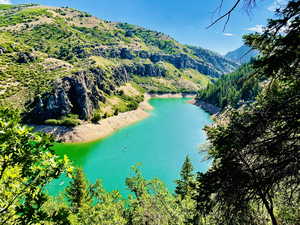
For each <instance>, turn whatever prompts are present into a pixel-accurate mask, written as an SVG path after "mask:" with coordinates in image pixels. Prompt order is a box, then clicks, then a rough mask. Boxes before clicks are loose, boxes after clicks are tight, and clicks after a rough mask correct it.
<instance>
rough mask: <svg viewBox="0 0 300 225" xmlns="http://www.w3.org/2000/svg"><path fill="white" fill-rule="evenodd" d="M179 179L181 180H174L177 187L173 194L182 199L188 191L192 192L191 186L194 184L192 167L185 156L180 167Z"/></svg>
mask: <svg viewBox="0 0 300 225" xmlns="http://www.w3.org/2000/svg"><path fill="white" fill-rule="evenodd" d="M180 178H181V179H179V180H176V184H177V186H176V189H175V193H176V194H178V195H180V196H181V197H182V198H184V197H185V196H186V195H188V194H189V192H190V191H192V186H193V185H194V182H195V175H194V174H193V165H192V162H191V160H190V158H189V156H186V158H185V161H184V163H183V165H182V168H181V171H180Z"/></svg>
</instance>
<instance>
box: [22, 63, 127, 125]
mask: <svg viewBox="0 0 300 225" xmlns="http://www.w3.org/2000/svg"><path fill="white" fill-rule="evenodd" d="M127 81H128V75H127V72H126V70H125V69H124V68H123V67H121V68H116V69H115V70H114V71H113V79H109V80H108V79H107V78H106V76H105V75H104V72H103V71H102V70H101V69H99V68H92V69H90V70H88V71H80V72H76V73H74V74H73V75H71V76H69V77H64V78H62V79H59V80H57V81H56V82H55V83H54V84H53V91H51V92H48V93H45V94H43V95H41V96H37V97H36V98H35V99H34V100H33V101H32V102H31V103H30V104H29V105H28V108H29V109H28V110H29V111H28V113H26V115H24V116H25V120H27V121H29V122H33V123H42V122H44V121H45V120H47V119H54V118H60V117H62V116H66V115H67V114H70V113H72V114H77V115H78V116H79V118H80V119H82V120H88V119H89V118H91V116H92V114H93V111H94V110H95V109H97V108H98V107H99V102H100V101H102V102H103V101H105V97H104V93H107V94H110V93H111V92H113V91H115V87H117V86H120V85H121V84H123V83H125V82H127Z"/></svg>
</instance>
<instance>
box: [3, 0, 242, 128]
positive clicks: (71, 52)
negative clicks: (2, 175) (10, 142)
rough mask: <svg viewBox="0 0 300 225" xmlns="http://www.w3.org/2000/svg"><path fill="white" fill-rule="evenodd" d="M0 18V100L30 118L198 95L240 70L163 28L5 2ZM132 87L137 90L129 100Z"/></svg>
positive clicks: (125, 107) (82, 116)
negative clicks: (151, 95)
mask: <svg viewBox="0 0 300 225" xmlns="http://www.w3.org/2000/svg"><path fill="white" fill-rule="evenodd" d="M0 21H1V22H0V65H1V67H0V74H1V76H0V102H1V104H4V105H11V106H14V107H17V108H20V109H22V110H25V111H27V112H29V113H27V114H26V115H25V117H26V118H27V120H32V118H34V121H32V122H44V121H45V120H48V119H58V118H62V117H66V116H68V115H69V114H75V115H77V116H78V117H79V118H80V119H84V120H87V119H91V118H92V117H93V115H94V114H95V113H98V114H101V115H102V116H104V114H105V113H106V116H107V115H108V116H109V115H111V114H113V113H117V112H119V111H127V110H131V109H133V108H135V107H136V106H137V104H136V103H135V102H138V101H140V100H142V99H141V98H138V97H139V96H141V95H142V94H143V92H158V93H159V92H195V91H197V90H199V89H202V88H205V87H206V86H207V84H208V83H210V81H211V79H212V78H215V77H219V76H221V75H222V74H224V73H227V72H230V71H232V70H234V69H235V68H236V67H237V65H236V64H235V63H232V62H230V61H228V60H226V59H225V58H222V57H220V56H219V55H217V54H215V53H210V58H207V57H204V56H203V54H199V51H200V53H201V52H204V51H205V50H203V49H201V50H199V49H197V51H196V50H195V49H194V47H189V46H185V45H182V44H180V43H178V42H176V41H175V40H174V39H172V38H171V37H169V36H167V35H165V34H162V33H160V32H155V31H150V30H147V29H144V28H141V27H138V26H134V25H130V24H127V23H113V22H108V21H104V20H101V19H98V18H96V17H93V16H91V15H89V14H88V13H85V12H80V11H78V10H75V9H71V8H56V7H45V6H38V5H1V8H0ZM214 57H215V58H217V59H218V60H217V61H218V63H216V61H214V60H213V59H214ZM220 62H221V63H220ZM127 84H130V87H135V88H134V89H135V91H134V92H133V93H135V94H132V95H129V96H128V95H127V96H125V98H124V96H122V95H124V93H123V92H120V90H119V89H120V87H122V86H124V85H125V86H126V85H127ZM121 89H122V88H121ZM75 96H76V98H75ZM110 99H115V101H110ZM124 99H127V101H124ZM129 99H130V100H129ZM137 99H138V100H137ZM112 102H118V103H117V104H115V105H117V107H110V106H111V104H112ZM120 105H121V106H120ZM119 106H120V107H119ZM101 107H102V108H103V110H102V109H101ZM108 107H110V108H113V109H111V110H108V112H106V111H107V110H105V109H107V108H108ZM32 115H34V117H33V116H32Z"/></svg>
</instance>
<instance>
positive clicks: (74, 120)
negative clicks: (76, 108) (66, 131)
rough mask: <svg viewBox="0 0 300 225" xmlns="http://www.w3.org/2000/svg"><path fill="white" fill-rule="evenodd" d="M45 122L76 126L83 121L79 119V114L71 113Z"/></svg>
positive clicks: (55, 124)
mask: <svg viewBox="0 0 300 225" xmlns="http://www.w3.org/2000/svg"><path fill="white" fill-rule="evenodd" d="M44 123H45V124H48V125H54V126H69V127H75V126H77V125H80V124H81V121H80V120H79V119H78V115H73V114H69V115H67V116H65V117H62V118H60V119H48V120H46V121H44Z"/></svg>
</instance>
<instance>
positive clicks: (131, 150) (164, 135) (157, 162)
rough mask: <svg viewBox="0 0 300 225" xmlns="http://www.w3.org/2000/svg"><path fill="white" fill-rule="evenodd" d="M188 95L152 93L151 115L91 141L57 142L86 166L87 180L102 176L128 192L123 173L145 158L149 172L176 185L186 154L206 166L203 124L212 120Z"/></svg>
mask: <svg viewBox="0 0 300 225" xmlns="http://www.w3.org/2000/svg"><path fill="white" fill-rule="evenodd" d="M186 101H187V99H184V98H182V99H151V100H150V104H151V105H153V106H154V110H153V111H151V116H150V117H148V118H146V119H145V120H143V121H140V122H138V123H136V124H134V125H131V126H128V127H126V128H124V129H121V130H119V131H117V132H115V133H114V134H113V135H111V136H109V137H107V138H105V139H102V140H99V141H96V142H93V143H87V144H59V145H57V146H55V150H56V152H57V154H59V155H64V154H66V155H68V157H69V158H70V159H71V160H72V161H73V162H74V164H75V165H76V166H79V167H82V168H83V169H84V172H85V174H86V176H87V178H88V180H89V181H91V182H94V181H95V180H96V179H101V180H102V181H103V184H104V187H105V188H106V189H107V190H109V191H111V190H120V192H121V193H123V194H127V191H126V187H125V178H126V177H128V176H129V175H132V172H131V169H130V168H131V166H133V165H136V164H137V163H140V164H141V167H140V168H141V171H142V173H143V175H144V176H145V177H146V178H159V179H161V180H162V181H164V183H165V184H166V185H167V187H168V188H169V189H170V190H171V191H173V190H174V187H175V184H174V180H175V179H177V178H178V176H179V172H180V168H181V166H182V163H183V161H184V158H185V156H186V155H189V156H190V158H191V160H192V162H193V165H194V168H195V170H196V171H205V170H207V168H208V166H209V162H208V161H203V158H204V157H205V156H203V155H201V154H200V153H199V146H200V145H201V144H203V143H205V141H206V135H205V132H204V131H203V130H202V128H203V127H204V126H205V125H207V124H209V123H211V119H210V116H209V114H207V113H206V112H204V111H203V110H202V109H200V108H198V107H196V106H194V105H191V104H188V103H187V102H186ZM66 184H67V179H66V178H65V177H61V178H60V179H58V180H56V181H54V182H52V183H51V184H50V185H49V187H48V188H49V191H50V193H52V194H57V193H58V192H59V191H61V190H62V189H63V188H64V187H65V185H66Z"/></svg>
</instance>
